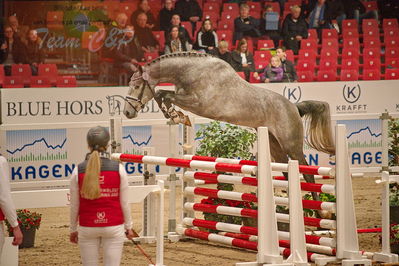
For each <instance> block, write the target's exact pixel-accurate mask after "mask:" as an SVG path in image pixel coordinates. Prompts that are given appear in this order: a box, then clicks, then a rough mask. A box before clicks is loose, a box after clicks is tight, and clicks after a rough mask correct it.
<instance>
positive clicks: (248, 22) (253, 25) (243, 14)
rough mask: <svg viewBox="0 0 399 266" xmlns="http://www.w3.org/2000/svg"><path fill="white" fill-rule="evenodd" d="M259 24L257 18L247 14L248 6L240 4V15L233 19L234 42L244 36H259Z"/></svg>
mask: <svg viewBox="0 0 399 266" xmlns="http://www.w3.org/2000/svg"><path fill="white" fill-rule="evenodd" d="M259 26H260V21H259V19H256V18H253V17H251V16H250V15H249V6H248V5H247V4H242V5H241V6H240V16H239V17H238V18H236V19H235V20H234V43H235V42H236V41H237V40H241V39H242V38H244V37H254V38H258V37H260V36H261V35H262V34H261V32H260V30H259Z"/></svg>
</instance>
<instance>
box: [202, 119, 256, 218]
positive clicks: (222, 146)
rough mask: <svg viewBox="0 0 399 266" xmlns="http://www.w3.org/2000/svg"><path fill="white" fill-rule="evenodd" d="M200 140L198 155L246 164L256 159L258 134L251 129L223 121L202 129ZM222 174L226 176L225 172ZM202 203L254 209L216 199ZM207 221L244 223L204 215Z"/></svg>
mask: <svg viewBox="0 0 399 266" xmlns="http://www.w3.org/2000/svg"><path fill="white" fill-rule="evenodd" d="M196 138H197V139H199V146H198V149H197V151H196V153H197V154H198V155H202V156H212V157H223V158H240V159H243V160H249V159H252V158H253V154H252V152H251V150H252V148H253V145H254V143H255V140H256V134H255V133H254V132H253V131H250V130H249V129H245V128H242V127H239V126H236V125H231V124H227V123H221V122H219V121H212V122H211V123H209V124H206V125H201V128H200V129H199V130H198V131H197V133H196ZM218 173H219V174H222V172H218ZM223 174H224V173H223ZM217 189H219V190H228V191H232V190H234V185H233V184H223V183H219V184H218V185H217ZM202 203H205V204H211V205H225V206H231V207H240V208H250V207H251V204H250V203H247V202H242V201H235V200H224V199H218V198H212V197H208V198H206V199H203V200H202ZM204 219H205V220H211V221H219V222H225V223H234V224H241V223H242V218H241V217H235V216H229V215H222V214H216V213H204Z"/></svg>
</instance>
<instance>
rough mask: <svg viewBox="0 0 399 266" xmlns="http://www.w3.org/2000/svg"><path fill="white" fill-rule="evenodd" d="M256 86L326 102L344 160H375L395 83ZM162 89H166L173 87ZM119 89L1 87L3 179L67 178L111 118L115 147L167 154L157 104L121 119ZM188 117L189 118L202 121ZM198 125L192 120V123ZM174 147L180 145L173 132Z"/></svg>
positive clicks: (133, 170) (129, 166) (395, 107)
mask: <svg viewBox="0 0 399 266" xmlns="http://www.w3.org/2000/svg"><path fill="white" fill-rule="evenodd" d="M256 86H260V87H262V88H265V89H269V90H272V91H275V92H277V93H279V94H282V95H284V96H285V97H286V98H287V99H289V100H290V101H291V102H293V103H297V102H300V101H305V100H320V101H327V102H328V103H329V105H330V110H331V114H332V118H333V125H335V124H336V123H340V124H345V125H346V128H347V139H348V144H349V150H350V162H351V164H352V166H353V167H365V166H378V165H379V164H381V158H382V154H381V122H380V120H379V119H378V118H379V115H380V114H381V113H382V112H384V111H388V112H390V113H397V112H399V90H398V87H399V81H394V80H392V81H367V82H364V81H359V82H323V83H317V82H315V83H278V84H277V83H276V84H256ZM165 88H166V89H173V86H167V87H163V89H165ZM127 91H128V88H127V87H93V88H84V89H82V88H43V89H29V88H26V89H12V90H10V89H2V90H1V91H0V92H1V94H0V95H1V125H0V152H1V154H3V155H4V156H5V157H6V158H7V159H8V161H9V164H10V176H11V181H14V182H17V181H35V180H51V179H53V180H54V179H66V178H68V177H69V175H70V174H71V172H72V170H73V168H74V167H75V166H76V165H77V164H78V163H79V162H81V161H82V160H83V159H84V157H85V154H86V153H87V151H88V150H87V144H86V141H85V139H86V137H85V136H86V133H87V131H88V129H89V128H90V127H92V126H96V125H102V126H109V118H110V117H111V116H114V117H122V118H123V122H122V124H123V127H122V131H121V132H122V148H123V152H125V153H142V149H143V148H144V147H155V150H156V154H157V155H160V156H168V155H169V130H168V125H167V120H166V119H165V118H164V117H163V115H162V113H161V112H160V110H159V108H158V106H157V104H156V103H155V102H154V101H151V102H150V103H149V104H148V105H147V106H146V107H145V108H144V109H143V110H142V112H141V113H140V114H139V116H138V117H137V118H136V119H133V120H128V119H126V118H124V116H123V106H124V100H123V97H124V96H125V95H126V94H127ZM44 95H45V97H44ZM183 112H184V111H183ZM194 117H195V116H194ZM195 119H197V123H200V122H201V121H202V122H201V123H203V122H204V121H206V120H204V119H202V120H201V118H199V117H196V118H195ZM198 120H200V122H198ZM198 128H199V127H198V125H197V126H196V127H195V129H196V130H198ZM179 129H180V130H181V127H179ZM196 142H198V140H196ZM175 145H176V146H177V147H178V150H181V145H182V140H181V133H180V134H179V140H178V141H176V144H175ZM304 151H305V154H306V156H307V160H308V162H309V163H310V164H312V165H333V164H334V162H333V161H330V158H329V156H328V155H326V154H323V153H319V152H317V151H315V150H313V149H311V148H309V147H307V146H306V145H305V147H304ZM179 152H181V151H179ZM125 168H126V171H127V172H128V173H129V174H130V175H141V174H142V173H143V165H141V164H136V163H126V164H125ZM178 170H179V171H180V169H178ZM156 171H157V172H159V173H163V174H166V173H168V168H167V167H165V166H157V167H156Z"/></svg>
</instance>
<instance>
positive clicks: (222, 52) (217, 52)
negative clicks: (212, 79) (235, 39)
mask: <svg viewBox="0 0 399 266" xmlns="http://www.w3.org/2000/svg"><path fill="white" fill-rule="evenodd" d="M209 54H211V55H213V56H215V57H217V58H220V59H222V60H223V61H225V62H227V63H228V64H229V65H231V64H232V63H231V53H230V51H229V43H228V42H226V41H225V40H221V41H220V42H219V44H218V47H217V49H212V50H211V51H209Z"/></svg>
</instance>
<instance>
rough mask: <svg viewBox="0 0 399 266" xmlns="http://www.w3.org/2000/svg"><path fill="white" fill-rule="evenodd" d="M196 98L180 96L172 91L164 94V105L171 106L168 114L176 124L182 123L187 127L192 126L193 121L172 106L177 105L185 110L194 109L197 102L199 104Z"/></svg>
mask: <svg viewBox="0 0 399 266" xmlns="http://www.w3.org/2000/svg"><path fill="white" fill-rule="evenodd" d="M195 99H196V97H195V96H193V95H186V94H179V93H174V92H171V91H167V92H165V94H164V98H163V100H164V104H165V106H167V107H168V106H169V108H168V112H169V114H170V116H171V118H172V120H173V121H174V122H175V123H182V124H185V125H187V126H191V121H190V119H189V117H188V116H187V115H184V114H183V113H182V112H180V111H176V110H175V108H174V107H173V106H172V104H174V105H177V106H179V107H181V108H183V109H187V108H189V107H192V106H193V105H196V104H194V103H195V102H197V101H196V100H195Z"/></svg>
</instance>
